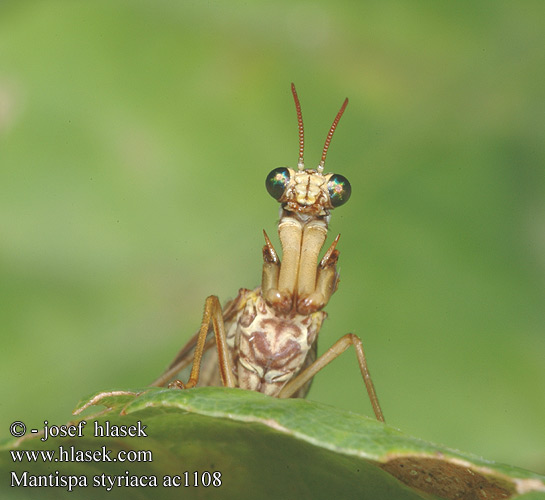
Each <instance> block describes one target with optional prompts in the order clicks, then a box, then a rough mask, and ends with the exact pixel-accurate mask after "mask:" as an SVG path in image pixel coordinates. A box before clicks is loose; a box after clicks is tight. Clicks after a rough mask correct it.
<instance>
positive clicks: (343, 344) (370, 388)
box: [278, 333, 384, 422]
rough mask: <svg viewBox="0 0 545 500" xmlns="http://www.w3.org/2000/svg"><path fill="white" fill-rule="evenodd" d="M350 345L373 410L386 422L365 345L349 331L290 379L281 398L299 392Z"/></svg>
mask: <svg viewBox="0 0 545 500" xmlns="http://www.w3.org/2000/svg"><path fill="white" fill-rule="evenodd" d="M350 346H354V349H355V351H356V356H357V357H358V364H359V365H360V370H361V374H362V377H363V381H364V382H365V387H366V389H367V394H368V395H369V399H370V400H371V405H372V406H373V411H374V412H375V416H376V417H377V420H380V421H381V422H384V416H383V414H382V409H381V408H380V403H379V402H378V397H377V394H376V392H375V386H374V385H373V381H372V380H371V374H370V373H369V369H368V368H367V361H366V360H365V352H364V350H363V345H362V343H361V340H360V338H359V337H358V336H357V335H354V334H353V333H347V334H346V335H344V336H343V337H341V338H340V339H339V340H337V342H335V343H334V344H333V345H332V346H331V347H330V348H329V349H328V350H327V351H326V352H325V353H324V354H322V355H321V356H320V357H319V358H318V359H317V360H316V361H314V363H312V364H311V365H310V366H309V367H308V368H307V369H305V370H304V371H303V372H301V373H299V374H298V375H297V376H296V377H295V378H294V379H292V380H290V381H289V382H288V383H287V384H286V385H285V386H284V387H283V388H282V390H281V391H280V394H279V395H278V397H279V398H289V397H291V396H292V395H293V394H294V393H295V392H297V391H298V390H299V389H300V388H301V387H302V386H303V385H304V384H306V383H307V382H308V381H309V380H310V379H312V377H314V375H316V374H317V373H318V372H319V371H320V370H321V369H322V368H323V367H324V366H326V365H328V364H329V363H331V361H333V360H334V359H335V358H337V357H338V356H340V355H341V354H342V353H343V352H344V351H346V350H347V349H348V348H349V347H350Z"/></svg>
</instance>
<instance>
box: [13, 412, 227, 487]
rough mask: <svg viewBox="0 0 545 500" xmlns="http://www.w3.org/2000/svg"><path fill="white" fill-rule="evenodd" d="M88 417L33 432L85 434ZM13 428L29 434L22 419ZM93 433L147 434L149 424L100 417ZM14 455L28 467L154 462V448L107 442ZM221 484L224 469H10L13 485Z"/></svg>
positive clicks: (47, 435)
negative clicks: (171, 471)
mask: <svg viewBox="0 0 545 500" xmlns="http://www.w3.org/2000/svg"><path fill="white" fill-rule="evenodd" d="M86 425H87V422H86V421H85V420H82V421H80V422H79V423H78V424H74V425H60V426H58V425H50V424H49V423H48V422H47V421H45V422H44V427H43V429H42V430H38V429H31V433H33V434H42V436H41V438H40V440H41V441H42V442H46V441H47V440H48V439H49V438H50V437H53V438H57V437H59V438H77V437H83V436H84V435H85V433H84V432H85V426H86ZM10 432H11V434H12V435H13V436H14V437H22V436H24V435H25V434H26V426H25V424H24V423H23V422H19V421H18V422H13V423H12V424H11V426H10ZM92 435H93V437H98V438H102V437H141V438H145V437H147V434H146V426H145V425H142V422H141V421H137V422H136V423H135V424H134V425H115V424H111V423H110V422H109V421H104V422H103V423H101V422H99V421H98V420H97V421H95V422H93V432H92ZM10 453H11V459H12V461H13V462H14V463H18V464H28V465H29V468H30V466H31V464H33V463H39V462H43V463H63V462H65V463H66V462H69V463H81V462H104V463H107V462H121V463H123V462H126V463H134V462H153V454H152V452H151V450H119V451H117V452H113V451H112V450H111V449H108V448H107V447H106V446H104V445H103V446H100V447H99V448H98V449H92V450H90V449H85V450H82V449H79V448H77V447H76V446H73V445H70V446H63V445H59V446H58V447H56V448H55V449H49V450H10ZM221 484H222V478H221V472H219V471H213V472H209V471H202V472H197V471H193V472H189V471H185V472H183V473H181V474H180V475H172V476H171V475H164V476H162V477H161V476H159V477H158V476H156V475H154V474H151V475H137V474H131V473H130V472H129V471H128V470H126V471H125V472H124V474H105V473H102V474H93V475H90V476H87V475H86V474H79V475H77V474H62V473H61V472H60V471H58V470H55V471H54V472H51V473H49V474H33V473H31V472H30V471H27V470H23V471H20V472H16V471H11V482H10V485H11V487H14V488H15V487H23V488H24V487H27V488H36V487H50V488H64V489H67V490H68V491H72V490H74V489H75V488H81V487H88V486H92V487H95V488H104V489H105V490H106V491H111V490H112V489H113V488H115V487H148V486H150V487H157V486H163V487H166V488H171V487H205V488H206V487H209V486H212V487H216V488H217V487H219V486H221Z"/></svg>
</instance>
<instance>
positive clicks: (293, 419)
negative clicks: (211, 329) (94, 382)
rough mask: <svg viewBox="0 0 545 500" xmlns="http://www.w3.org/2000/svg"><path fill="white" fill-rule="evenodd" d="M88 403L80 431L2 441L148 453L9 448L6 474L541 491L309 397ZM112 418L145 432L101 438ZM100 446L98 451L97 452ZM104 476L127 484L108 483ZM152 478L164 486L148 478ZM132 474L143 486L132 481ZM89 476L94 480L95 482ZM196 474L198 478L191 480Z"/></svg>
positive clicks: (351, 493) (241, 491)
mask: <svg viewBox="0 0 545 500" xmlns="http://www.w3.org/2000/svg"><path fill="white" fill-rule="evenodd" d="M100 407H106V409H104V408H102V409H100ZM99 409H100V411H99ZM90 411H94V412H95V413H94V415H90V416H87V417H83V418H84V419H85V421H86V424H85V426H84V427H83V433H82V434H83V436H81V437H64V438H61V437H57V438H52V437H50V438H49V439H48V440H46V441H44V440H43V439H44V436H43V435H38V436H33V437H24V438H20V439H18V440H15V439H11V440H7V441H4V442H3V443H2V448H4V449H10V450H12V451H13V450H56V453H57V455H56V456H57V457H59V456H60V455H58V453H59V452H58V450H59V446H62V447H63V450H65V451H66V450H70V449H71V448H70V447H74V449H77V450H101V447H102V446H104V447H105V448H106V449H109V450H111V452H110V455H108V456H109V457H115V456H116V455H117V453H119V452H120V451H121V452H123V453H124V452H131V453H132V454H133V455H134V456H135V457H136V454H137V453H138V452H142V451H146V450H149V451H151V453H152V458H153V460H152V461H143V456H142V455H141V456H140V461H137V462H131V463H129V462H119V461H118V462H108V461H98V462H85V463H81V462H80V463H78V462H75V461H71V462H56V463H49V462H43V461H41V460H38V461H37V462H34V463H25V462H22V463H14V462H13V461H12V459H11V457H12V455H10V454H9V453H4V454H3V459H2V468H3V469H4V470H7V469H9V470H10V474H11V470H13V471H14V472H15V474H16V477H17V478H18V481H20V480H21V477H22V474H23V471H28V473H29V475H28V476H27V479H28V478H30V475H40V474H41V475H45V474H50V473H52V472H53V473H54V477H53V480H54V481H55V480H58V476H60V475H70V474H73V475H77V476H81V477H83V479H84V480H86V481H87V484H88V486H87V487H86V488H85V487H80V486H76V487H74V488H73V490H72V491H71V492H70V497H71V498H83V497H85V498H93V496H96V497H97V498H101V497H102V496H103V495H104V494H105V491H106V489H108V488H110V489H112V490H113V491H115V492H116V493H115V496H116V497H119V496H122V497H125V496H127V497H130V498H150V497H157V495H160V497H161V498H170V496H172V497H176V498H178V497H180V496H183V497H184V498H209V497H210V498H220V497H221V498H222V499H223V498H233V499H239V500H240V499H245V498H252V499H253V498H303V499H305V498H312V499H315V498H328V499H329V498H372V499H379V500H380V499H392V498H395V499H396V500H397V499H401V500H403V499H407V500H408V499H417V498H462V499H472V498H475V499H483V498H522V497H521V495H523V494H525V493H528V494H529V495H530V496H528V497H527V498H536V499H538V498H541V499H545V477H543V476H539V475H537V474H534V473H531V472H528V471H525V470H522V469H518V468H514V467H510V466H507V465H501V464H496V463H493V462H489V461H486V460H484V459H482V458H479V457H475V456H472V455H468V454H464V453H460V452H457V451H453V450H450V449H447V448H444V447H440V446H437V445H434V444H431V443H428V442H425V441H422V440H419V439H416V438H413V437H409V436H406V435H404V434H403V433H402V432H400V431H399V430H397V429H393V428H391V427H388V426H387V425H384V424H382V423H380V422H378V421H376V420H374V419H372V418H369V417H365V416H362V415H358V414H355V413H351V412H346V411H341V410H338V409H336V408H333V407H330V406H326V405H323V404H318V403H314V402H311V401H307V400H302V399H288V400H280V399H274V398H270V397H268V396H265V395H263V394H260V393H256V392H251V391H243V390H240V389H225V388H213V387H205V388H200V389H192V390H187V391H179V390H168V389H156V388H152V389H150V388H146V389H141V390H133V391H125V390H122V391H108V392H100V393H96V394H94V395H92V396H91V397H89V398H85V399H84V400H82V401H81V402H80V403H79V404H78V406H77V408H76V410H75V412H74V413H75V414H77V415H78V416H82V415H84V414H85V413H88V412H90ZM97 412H98V413H97ZM107 422H108V423H109V424H110V426H111V427H110V429H116V427H115V426H135V427H134V428H133V429H134V431H135V432H136V431H137V426H138V422H140V429H141V431H140V432H143V433H145V434H146V437H143V436H142V437H115V436H110V437H96V436H95V433H96V430H99V429H101V428H102V429H105V425H106V423H107ZM95 426H96V427H95ZM129 428H130V427H125V429H129ZM74 430H76V429H74ZM99 455H100V458H102V452H100V453H99ZM6 457H7V459H6ZM7 464H9V465H8V466H7V467H6V465H7ZM55 471H59V472H58V474H57V473H55ZM126 471H128V472H126ZM184 473H185V474H184ZM195 473H196V474H195ZM214 473H215V474H216V475H215V476H214ZM103 474H105V475H107V476H109V477H110V479H111V480H114V481H115V480H119V481H120V483H119V484H118V485H115V486H113V487H111V486H108V485H109V484H110V483H109V482H105V481H107V479H108V478H107V477H106V476H102V475H103ZM115 476H120V479H118V478H116V477H115ZM165 476H169V477H173V476H180V481H181V483H182V484H184V482H187V483H188V484H190V486H171V487H164V486H163V481H164V478H165ZM4 477H5V474H4ZM95 478H96V479H95ZM139 478H140V479H139ZM146 478H147V479H146ZM152 478H156V481H157V487H153V486H151V484H150V481H151V480H152ZM214 478H215V483H216V484H217V486H214ZM167 479H168V478H167ZM137 480H139V481H140V484H139V485H138V486H136V485H135V486H133V487H129V486H125V483H126V482H129V483H130V482H131V481H137ZM94 481H96V482H98V486H94V487H93V482H94ZM195 481H197V484H198V486H194V485H193V484H194V482H195ZM219 482H221V485H219V484H218V483H219ZM144 483H148V485H147V486H145V485H144ZM203 483H204V484H203ZM4 484H5V481H4ZM206 484H209V485H208V486H206ZM21 490H22V488H12V489H11V490H10V491H11V492H13V491H16V492H17V491H19V492H20V491H21ZM67 490H68V488H67V487H66V486H64V487H48V488H35V489H34V488H25V489H24V491H25V493H27V494H28V493H29V492H31V493H32V492H35V493H36V494H38V493H39V494H40V496H41V497H43V496H44V495H47V494H49V495H51V497H58V496H59V493H64V492H65V491H67ZM180 490H182V491H180ZM525 498H526V496H525Z"/></svg>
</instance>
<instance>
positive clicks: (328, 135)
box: [301, 97, 348, 173]
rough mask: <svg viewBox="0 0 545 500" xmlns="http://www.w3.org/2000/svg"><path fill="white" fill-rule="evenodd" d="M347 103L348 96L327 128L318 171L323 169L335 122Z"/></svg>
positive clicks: (335, 126) (336, 122) (320, 171)
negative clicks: (327, 131)
mask: <svg viewBox="0 0 545 500" xmlns="http://www.w3.org/2000/svg"><path fill="white" fill-rule="evenodd" d="M347 105H348V97H347V98H346V99H345V100H344V102H343V105H342V106H341V109H340V110H339V112H338V113H337V116H336V117H335V119H334V120H333V125H331V128H330V129H329V133H328V134H327V137H326V139H325V144H324V149H323V151H322V159H321V160H320V164H319V165H318V168H317V169H316V170H317V171H318V172H319V173H322V172H323V171H324V164H325V157H326V155H327V150H328V149H329V144H330V143H331V138H332V137H333V132H335V129H336V128H337V124H338V123H339V120H340V119H341V116H342V115H343V113H344V110H345V109H346V106H347ZM301 125H302V122H301Z"/></svg>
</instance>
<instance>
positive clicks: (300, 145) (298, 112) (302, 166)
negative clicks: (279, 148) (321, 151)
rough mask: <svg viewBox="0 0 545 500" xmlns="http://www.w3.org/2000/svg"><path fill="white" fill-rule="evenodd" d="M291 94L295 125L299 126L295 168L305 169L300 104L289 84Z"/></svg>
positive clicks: (293, 87) (292, 86)
mask: <svg viewBox="0 0 545 500" xmlns="http://www.w3.org/2000/svg"><path fill="white" fill-rule="evenodd" d="M291 93H292V94H293V100H294V101H295V110H296V111H297V124H298V126H299V161H298V162H297V168H298V169H299V170H304V169H305V161H304V160H303V151H304V149H305V132H304V128H303V115H302V113H301V104H300V103H299V97H297V91H296V90H295V85H294V84H293V83H292V84H291Z"/></svg>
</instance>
